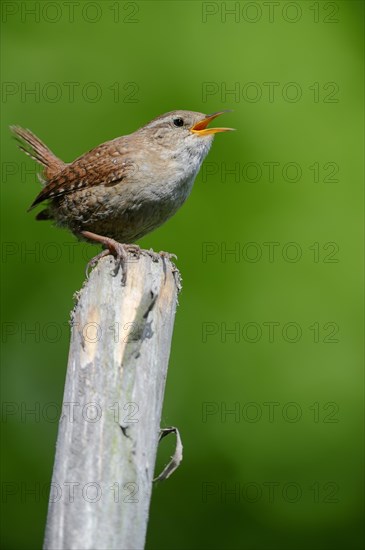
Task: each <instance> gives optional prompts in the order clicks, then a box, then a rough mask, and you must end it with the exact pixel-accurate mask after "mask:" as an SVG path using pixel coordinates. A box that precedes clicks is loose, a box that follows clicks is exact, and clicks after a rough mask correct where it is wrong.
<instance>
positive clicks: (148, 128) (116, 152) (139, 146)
mask: <svg viewBox="0 0 365 550" xmlns="http://www.w3.org/2000/svg"><path fill="white" fill-rule="evenodd" d="M219 114H221V113H215V114H213V115H204V114H203V113H196V112H193V111H173V112H171V113H167V114H165V115H161V116H159V117H157V118H156V119H154V120H152V121H151V122H150V123H148V124H146V125H145V126H143V127H142V128H140V129H139V130H137V131H136V132H134V133H132V134H129V135H126V136H122V137H119V138H116V139H113V140H111V141H107V142H105V143H103V144H102V145H99V146H98V147H95V148H94V149H92V150H91V151H89V152H87V153H85V154H84V155H82V156H80V157H79V158H77V159H76V160H74V161H73V162H71V163H68V164H67V163H65V162H63V161H62V160H60V159H59V158H58V157H56V155H54V154H53V153H52V151H50V149H48V147H47V146H46V145H45V144H44V143H43V142H42V141H41V140H40V139H38V138H37V137H36V136H35V135H34V134H32V132H30V131H29V130H24V129H23V128H20V127H19V126H12V127H11V130H12V131H13V132H14V134H15V135H16V137H17V138H19V139H20V140H22V143H23V144H22V145H20V148H21V149H22V150H23V151H24V152H25V153H26V154H28V155H29V156H30V157H31V158H33V159H34V160H36V161H37V162H39V163H40V164H41V165H42V166H43V168H44V170H43V177H44V178H45V181H44V182H43V183H44V187H43V189H42V190H41V192H40V193H39V194H38V195H37V197H36V198H35V199H34V201H33V203H32V204H31V206H30V209H32V208H34V207H35V206H37V205H38V204H40V203H42V202H43V201H48V206H47V208H46V209H45V210H43V211H42V212H40V213H39V214H38V216H37V219H38V220H49V219H53V220H55V221H56V223H57V224H58V225H60V226H62V227H67V228H68V229H70V230H71V231H72V232H73V233H74V234H75V235H76V236H77V237H78V238H81V239H86V240H89V241H93V242H98V243H101V244H103V245H104V246H105V247H106V248H107V249H108V250H109V251H110V253H112V254H114V255H116V256H117V257H118V258H119V259H120V258H121V257H123V258H124V259H125V250H124V252H123V251H122V249H121V246H122V245H121V244H119V243H133V242H135V241H136V240H138V239H140V238H141V237H143V236H144V235H146V234H147V233H149V232H150V231H152V230H153V229H155V228H156V227H158V226H160V225H161V224H162V223H164V222H165V221H166V220H167V219H169V218H170V217H171V216H172V215H173V214H174V213H175V212H176V211H177V210H178V209H179V208H180V206H181V205H182V204H183V203H184V202H185V200H186V198H187V197H188V195H189V194H190V191H191V189H192V185H193V183H194V180H195V177H196V175H197V173H198V171H199V169H200V166H201V164H202V162H203V160H204V158H205V156H206V155H207V153H208V151H209V148H210V146H211V144H212V141H213V134H215V133H217V132H223V131H226V130H230V128H207V125H208V123H209V122H210V121H211V120H213V119H214V118H216V116H218V115H219ZM118 241H119V243H118ZM135 249H136V247H134V250H135Z"/></svg>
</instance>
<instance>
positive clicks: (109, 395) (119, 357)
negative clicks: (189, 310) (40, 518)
mask: <svg viewBox="0 0 365 550" xmlns="http://www.w3.org/2000/svg"><path fill="white" fill-rule="evenodd" d="M113 267H114V260H113V259H112V258H111V257H108V258H103V259H102V260H101V261H99V263H98V265H97V266H96V268H95V269H94V270H93V271H92V273H91V275H90V278H89V280H88V281H87V282H86V283H85V285H84V286H83V288H82V290H81V291H80V292H79V293H78V296H77V299H78V302H77V304H76V306H75V309H74V311H73V315H72V323H71V324H72V331H71V345H70V352H69V359H68V367H67V375H66V384H65V390H64V401H63V408H62V416H61V418H60V424H59V431H58V439H57V449H56V457H55V463H54V470H53V477H52V484H51V492H50V499H49V508H48V517H47V525H46V533H45V542H44V548H45V549H46V550H56V549H64V550H66V549H67V550H72V549H75V550H76V549H77V550H92V549H95V550H103V549H108V550H112V549H118V550H134V549H136V550H141V549H142V548H143V547H144V543H145V537H146V530H147V521H148V513H149V505H150V498H151V491H152V480H153V476H154V467H155V459H156V452H157V446H158V440H159V435H160V419H161V411H162V404H163V396H164V388H165V380H166V375H167V367H168V359H169V354H170V346H171V337H172V332H173V323H174V318H175V310H176V304H177V294H178V290H179V287H180V283H179V274H178V272H177V270H176V268H174V266H173V264H172V263H171V262H170V261H169V260H167V259H165V260H162V259H160V260H159V261H158V262H156V261H152V259H151V258H150V257H149V256H145V255H143V256H141V257H140V258H139V259H138V260H137V259H135V260H134V261H130V262H128V277H127V283H126V286H122V285H121V273H118V274H117V275H116V276H113V274H112V270H113ZM161 528H162V526H161Z"/></svg>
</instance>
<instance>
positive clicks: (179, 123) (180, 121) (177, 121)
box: [174, 118, 184, 126]
mask: <svg viewBox="0 0 365 550" xmlns="http://www.w3.org/2000/svg"><path fill="white" fill-rule="evenodd" d="M174 124H175V126H184V121H183V119H182V118H174Z"/></svg>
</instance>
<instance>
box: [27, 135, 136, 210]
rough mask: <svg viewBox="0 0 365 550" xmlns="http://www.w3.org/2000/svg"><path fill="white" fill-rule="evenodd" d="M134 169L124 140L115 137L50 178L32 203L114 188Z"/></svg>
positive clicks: (32, 205) (34, 204) (33, 204)
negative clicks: (87, 189)
mask: <svg viewBox="0 0 365 550" xmlns="http://www.w3.org/2000/svg"><path fill="white" fill-rule="evenodd" d="M135 170H136V166H135V165H134V163H133V162H132V160H131V159H130V158H129V156H128V144H127V142H126V140H125V138H117V139H115V140H113V141H109V142H106V143H103V144H102V145H99V146H98V147H96V148H95V149H92V150H91V151H89V152H88V153H85V154H84V155H82V156H81V157H79V158H78V159H76V160H74V161H73V162H72V163H70V164H68V165H66V166H65V168H64V169H63V170H61V171H60V172H59V173H58V174H57V175H56V176H54V177H53V178H51V179H50V180H49V181H48V182H47V184H46V186H45V187H44V189H42V191H41V192H40V193H39V195H38V196H37V197H36V198H35V200H34V201H33V203H32V204H31V206H30V208H29V210H31V209H32V208H34V206H36V205H37V204H39V203H41V202H43V201H45V200H47V199H55V198H57V197H60V196H62V195H66V194H68V193H73V192H75V191H80V189H83V188H85V187H92V186H95V185H115V184H117V183H118V182H120V181H122V180H123V179H124V178H125V177H126V176H127V175H130V174H131V173H133V172H134V171H135Z"/></svg>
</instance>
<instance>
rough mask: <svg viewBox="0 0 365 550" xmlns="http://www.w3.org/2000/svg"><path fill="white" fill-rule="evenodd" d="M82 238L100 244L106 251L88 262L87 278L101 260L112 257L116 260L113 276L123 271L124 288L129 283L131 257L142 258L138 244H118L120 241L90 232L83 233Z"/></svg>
mask: <svg viewBox="0 0 365 550" xmlns="http://www.w3.org/2000/svg"><path fill="white" fill-rule="evenodd" d="M82 236H83V237H85V238H86V239H88V240H92V241H94V242H98V243H100V244H102V245H103V246H104V247H105V250H103V251H102V252H100V254H97V255H96V256H94V258H92V259H91V260H90V261H89V262H88V264H87V266H86V276H87V277H88V272H89V270H90V269H91V268H93V267H94V266H95V265H96V264H97V263H98V261H99V260H101V258H104V257H105V256H109V255H111V256H114V258H115V269H114V271H113V275H114V276H116V275H117V274H118V272H119V269H121V270H122V285H123V286H124V285H125V284H126V282H127V265H128V261H130V258H131V256H134V257H135V258H137V259H138V258H139V257H140V255H141V252H142V251H141V249H140V247H139V246H138V245H136V244H122V243H118V241H115V240H114V239H111V238H110V237H103V236H101V235H97V234H96V233H91V232H90V231H82Z"/></svg>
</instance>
